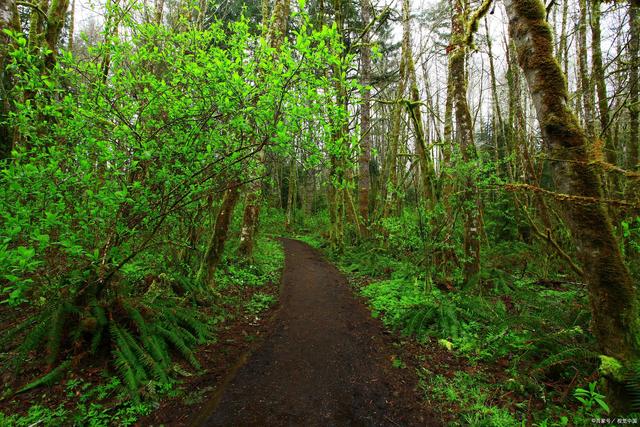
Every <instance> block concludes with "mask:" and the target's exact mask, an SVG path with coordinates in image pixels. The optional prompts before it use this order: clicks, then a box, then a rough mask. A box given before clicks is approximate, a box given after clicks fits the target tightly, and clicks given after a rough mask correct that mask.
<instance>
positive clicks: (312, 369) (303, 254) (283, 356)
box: [195, 239, 439, 426]
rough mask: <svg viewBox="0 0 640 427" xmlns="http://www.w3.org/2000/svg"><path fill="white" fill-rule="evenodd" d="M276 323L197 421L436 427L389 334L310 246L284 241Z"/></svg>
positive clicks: (250, 423)
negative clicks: (394, 361)
mask: <svg viewBox="0 0 640 427" xmlns="http://www.w3.org/2000/svg"><path fill="white" fill-rule="evenodd" d="M283 243H284V249H285V254H286V259H285V268H284V273H283V278H282V280H283V283H282V293H281V299H280V310H279V313H278V319H277V321H276V323H275V325H274V330H273V333H272V334H271V335H270V336H269V337H267V338H266V339H265V341H264V343H263V344H262V346H261V347H260V348H258V349H257V350H256V351H255V352H254V353H253V354H252V355H251V356H250V357H249V360H248V361H247V362H246V363H245V364H244V365H243V366H241V367H240V368H239V369H238V371H237V372H236V374H235V376H234V377H233V378H232V379H231V380H230V381H229V383H228V384H227V385H226V386H225V388H224V390H223V391H222V393H219V395H218V397H217V398H215V399H214V400H213V401H212V402H211V404H210V405H209V408H208V409H207V410H205V413H203V414H201V417H200V419H199V420H198V421H197V422H196V423H195V425H198V426H398V425H402V426H407V425H421V426H425V425H429V426H430V425H439V423H438V422H437V421H436V419H435V417H433V416H431V415H430V414H429V413H428V412H425V409H424V407H423V406H422V403H421V402H420V400H421V399H420V397H419V395H418V393H417V392H416V391H415V384H416V379H415V378H414V377H412V375H411V373H410V372H408V371H409V370H407V369H405V370H401V369H397V368H393V367H392V366H391V354H392V351H390V349H389V341H390V339H389V337H386V336H385V335H384V333H383V330H382V328H381V327H380V324H379V322H378V321H377V320H375V319H372V318H371V316H370V314H369V312H368V310H367V309H366V307H364V306H363V305H362V303H360V302H359V301H358V300H357V299H356V298H355V297H354V296H353V294H352V292H351V291H350V289H349V287H348V285H347V283H346V279H345V278H344V276H343V275H342V274H340V272H339V271H338V270H337V269H336V268H335V267H334V266H333V265H331V264H329V263H328V262H326V261H325V260H324V259H323V258H322V256H321V255H320V254H319V253H318V252H317V251H316V250H314V249H312V248H311V247H309V246H308V245H306V244H304V243H302V242H299V241H295V240H289V239H283Z"/></svg>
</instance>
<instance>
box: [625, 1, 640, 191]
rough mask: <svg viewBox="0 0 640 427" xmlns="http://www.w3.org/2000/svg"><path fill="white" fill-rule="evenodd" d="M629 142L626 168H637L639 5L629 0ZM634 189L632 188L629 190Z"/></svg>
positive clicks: (639, 92) (639, 98)
mask: <svg viewBox="0 0 640 427" xmlns="http://www.w3.org/2000/svg"><path fill="white" fill-rule="evenodd" d="M629 26H630V29H629V32H630V35H631V37H630V39H629V63H630V65H629V143H628V144H627V169H629V170H631V171H635V170H639V169H640V164H639V163H638V148H639V146H640V143H639V138H640V133H639V123H640V121H639V116H640V81H639V80H638V67H640V61H639V52H640V5H638V4H637V2H631V3H630V5H629ZM631 191H634V190H631Z"/></svg>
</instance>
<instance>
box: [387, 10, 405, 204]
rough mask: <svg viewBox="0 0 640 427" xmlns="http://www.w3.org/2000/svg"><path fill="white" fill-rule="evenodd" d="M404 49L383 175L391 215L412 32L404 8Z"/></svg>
mask: <svg viewBox="0 0 640 427" xmlns="http://www.w3.org/2000/svg"><path fill="white" fill-rule="evenodd" d="M402 22H403V31H402V49H401V53H400V78H399V80H398V86H397V89H396V101H397V102H396V104H395V105H394V106H393V110H392V114H391V132H390V134H389V140H388V145H387V146H388V149H387V162H386V169H385V172H386V173H385V175H384V176H383V178H382V179H383V182H382V185H383V198H384V202H383V203H384V208H383V210H382V215H383V216H384V217H387V216H389V215H390V214H391V213H392V212H393V207H394V205H395V201H396V199H397V197H398V164H397V163H398V151H399V148H400V133H401V130H402V112H403V110H404V106H403V105H402V102H400V101H401V100H402V99H403V98H404V95H405V91H406V87H407V58H408V55H409V52H410V46H409V43H410V34H409V31H408V29H407V25H408V24H409V11H408V10H406V9H405V8H403V12H402Z"/></svg>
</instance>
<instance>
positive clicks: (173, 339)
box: [158, 326, 201, 369]
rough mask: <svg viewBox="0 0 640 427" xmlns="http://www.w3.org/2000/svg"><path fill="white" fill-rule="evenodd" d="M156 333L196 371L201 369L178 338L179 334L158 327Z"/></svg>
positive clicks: (188, 349)
mask: <svg viewBox="0 0 640 427" xmlns="http://www.w3.org/2000/svg"><path fill="white" fill-rule="evenodd" d="M158 332H159V333H160V335H161V336H162V337H163V338H164V339H165V340H166V341H168V342H170V343H171V344H173V346H174V347H175V348H176V350H178V351H179V352H180V354H182V356H183V357H184V358H185V359H186V360H187V361H188V362H189V363H190V364H191V366H193V367H194V368H196V369H201V367H200V363H199V362H198V360H197V359H196V357H195V356H194V354H193V352H192V351H191V349H190V348H189V346H188V345H187V344H186V343H185V342H184V339H183V338H182V337H181V336H180V334H179V332H178V331H176V330H175V329H174V330H170V329H166V328H164V327H162V326H158Z"/></svg>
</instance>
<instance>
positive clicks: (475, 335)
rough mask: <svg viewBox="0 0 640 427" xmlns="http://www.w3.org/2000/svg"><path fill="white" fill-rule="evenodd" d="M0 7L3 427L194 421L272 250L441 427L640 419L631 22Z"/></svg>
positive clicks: (271, 301)
mask: <svg viewBox="0 0 640 427" xmlns="http://www.w3.org/2000/svg"><path fill="white" fill-rule="evenodd" d="M0 1H1V3H0V80H1V81H0V424H2V425H4V424H7V425H32V424H33V423H43V425H133V424H134V423H135V422H136V420H141V421H139V422H140V423H141V424H142V425H147V424H146V422H145V421H144V420H145V418H144V417H145V416H150V415H149V414H152V413H153V411H156V410H158V408H160V410H162V408H163V405H164V404H165V403H164V402H167V401H169V400H171V401H174V402H181V403H180V404H181V405H182V404H183V405H185V406H188V405H189V404H190V403H188V401H194V400H195V398H193V396H194V395H196V394H197V396H198V399H201V400H202V399H205V395H206V393H205V392H202V393H200V394H198V393H197V392H196V391H195V390H191V389H189V387H191V386H188V385H185V382H186V383H188V381H189V380H188V378H189V377H191V376H197V375H202V374H203V372H206V371H207V369H210V368H211V365H212V364H213V365H216V366H217V368H219V369H220V370H222V371H223V370H224V369H228V368H230V367H229V366H227V365H228V364H229V361H227V360H222V359H216V360H210V359H203V357H204V356H203V354H204V353H205V352H204V351H203V350H202V349H203V348H205V347H206V348H214V347H215V348H224V346H225V344H224V340H219V339H218V338H220V337H221V336H225V337H226V335H224V334H225V332H224V331H225V330H227V331H228V330H232V331H235V330H236V329H234V327H235V326H233V325H239V324H240V323H238V322H246V323H247V325H249V324H251V322H254V320H253V319H254V318H255V319H256V320H255V322H258V323H259V321H258V319H259V318H260V319H263V320H264V319H266V318H267V317H268V315H269V313H272V312H273V310H274V307H276V306H277V298H278V292H279V290H278V285H277V284H278V283H279V281H280V274H281V271H282V268H283V258H284V256H283V253H282V248H281V246H280V243H278V240H277V238H278V237H280V236H289V237H293V238H296V239H300V240H302V241H305V242H307V243H309V244H311V245H312V246H315V247H317V248H320V249H321V250H322V251H323V252H324V253H325V255H326V256H327V258H328V259H330V260H331V261H333V262H334V263H335V264H336V265H338V266H339V267H340V269H341V270H342V271H343V272H344V273H345V274H347V275H348V277H349V279H350V282H351V284H352V285H353V291H354V293H355V294H357V295H359V296H361V297H363V298H364V299H365V300H366V301H367V303H368V304H369V306H370V309H371V313H372V315H373V316H374V317H377V318H380V319H381V321H382V323H383V324H384V326H385V327H386V328H388V329H389V330H390V331H392V332H393V333H394V334H397V336H398V340H399V341H398V342H399V343H400V344H398V345H399V346H404V347H406V349H407V351H408V352H409V354H410V355H411V356H406V357H411V358H412V359H411V360H412V362H410V361H409V360H406V361H403V360H400V359H399V358H398V359H394V360H393V361H392V362H390V363H393V366H394V367H395V368H397V369H413V370H415V371H416V373H417V375H418V376H419V378H420V389H421V392H422V395H423V396H424V402H423V404H424V405H426V406H429V407H431V408H432V409H433V411H434V412H435V413H439V414H440V416H441V419H442V421H443V423H444V424H447V425H475V426H484V425H486V426H511V425H514V426H515V425H531V426H555V425H557V426H564V425H590V423H591V420H592V419H594V418H611V419H613V420H614V421H615V420H616V419H622V418H624V419H626V420H633V419H635V420H636V421H637V419H638V418H639V415H638V413H637V411H639V410H640V318H639V315H640V311H639V306H638V290H637V285H638V284H639V283H640V160H639V155H640V148H639V140H640V120H639V119H640V86H639V70H640V59H639V54H640V5H638V4H637V2H635V1H618V2H613V1H601V0H576V1H570V0H550V1H548V2H547V3H546V4H545V3H543V2H542V1H541V0H501V1H499V0H495V1H494V0H482V1H479V0H433V1H425V2H422V3H420V2H417V1H411V0H399V1H397V2H385V1H380V2H377V1H376V2H374V1H372V0H330V1H329V0H306V1H305V0H299V1H298V2H291V1H290V0H272V1H269V0H262V1H261V2H241V1H237V0H230V1H226V2H221V3H215V2H212V1H209V0H155V1H149V0H144V1H135V0H106V2H104V3H100V4H93V5H89V4H88V3H84V2H81V0H71V1H69V0H34V1H31V2H27V1H16V0H0ZM260 321H262V320H260ZM256 324H257V323H256ZM225 328H226V329H225ZM245 338H246V337H245ZM242 339H243V340H244V338H242ZM245 341H250V340H249V339H247V340H245ZM207 346H209V347H207ZM216 346H217V347H216ZM216 351H217V350H216ZM220 351H222V350H220ZM225 351H226V350H225ZM216 354H218V353H216ZM47 396H49V397H47ZM65 396H66V397H65ZM81 396H86V397H84V398H83V397H81ZM192 403H193V402H192ZM147 420H148V418H147ZM617 422H619V423H620V425H622V424H623V421H617Z"/></svg>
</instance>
